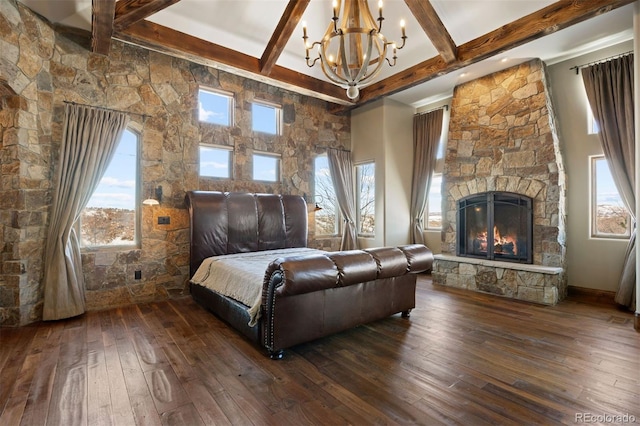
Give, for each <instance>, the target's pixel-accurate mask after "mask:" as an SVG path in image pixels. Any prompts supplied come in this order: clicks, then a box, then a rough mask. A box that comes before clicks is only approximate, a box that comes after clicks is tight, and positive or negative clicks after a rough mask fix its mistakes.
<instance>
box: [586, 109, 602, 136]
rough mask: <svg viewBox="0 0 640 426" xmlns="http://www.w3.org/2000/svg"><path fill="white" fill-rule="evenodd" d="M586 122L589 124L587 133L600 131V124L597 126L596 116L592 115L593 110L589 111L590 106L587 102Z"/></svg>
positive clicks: (594, 133) (595, 133)
mask: <svg viewBox="0 0 640 426" xmlns="http://www.w3.org/2000/svg"><path fill="white" fill-rule="evenodd" d="M587 124H588V126H589V129H588V134H590V135H597V134H598V133H600V126H598V122H597V121H596V118H595V117H594V116H593V111H591V107H590V106H589V104H587Z"/></svg>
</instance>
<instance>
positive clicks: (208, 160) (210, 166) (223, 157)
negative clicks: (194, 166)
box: [200, 145, 233, 179]
mask: <svg viewBox="0 0 640 426" xmlns="http://www.w3.org/2000/svg"><path fill="white" fill-rule="evenodd" d="M232 165H233V149H232V148H230V147H226V146H225V147H223V146H215V145H200V176H207V177H215V178H223V179H230V178H231V177H232V173H231V171H232V170H233V166H232Z"/></svg>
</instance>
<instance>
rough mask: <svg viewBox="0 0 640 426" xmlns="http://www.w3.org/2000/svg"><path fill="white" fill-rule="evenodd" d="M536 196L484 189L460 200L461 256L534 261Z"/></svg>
mask: <svg viewBox="0 0 640 426" xmlns="http://www.w3.org/2000/svg"><path fill="white" fill-rule="evenodd" d="M532 234H533V209H532V199H531V198H530V197H527V196H526V195H520V194H514V193H511V192H497V191H491V192H484V193H480V194H474V195H470V196H468V197H464V198H462V199H460V200H459V201H458V210H457V242H456V254H457V255H458V256H466V257H477V258H481V259H488V260H502V261H507V262H518V263H533V256H532V252H533V235H532Z"/></svg>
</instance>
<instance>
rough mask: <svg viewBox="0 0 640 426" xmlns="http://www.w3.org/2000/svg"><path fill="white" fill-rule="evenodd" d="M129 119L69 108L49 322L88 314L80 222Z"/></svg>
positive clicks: (52, 242)
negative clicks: (81, 256) (76, 228)
mask: <svg viewBox="0 0 640 426" xmlns="http://www.w3.org/2000/svg"><path fill="white" fill-rule="evenodd" d="M127 122H128V118H127V116H126V114H124V113H121V112H116V111H110V110H103V109H95V108H90V107H86V106H82V105H70V104H67V105H66V106H65V122H64V129H63V135H62V144H61V148H60V151H61V152H60V161H59V163H58V171H57V179H56V182H55V186H54V190H55V192H54V198H53V205H52V206H51V218H50V222H49V229H48V232H47V243H46V247H45V264H44V283H43V287H44V308H43V315H42V317H43V319H44V320H57V319H63V318H70V317H74V316H77V315H80V314H82V313H84V311H85V299H84V279H83V275H82V260H81V258H80V244H79V241H78V237H77V235H76V231H75V228H74V225H75V223H76V222H77V221H78V219H79V218H80V213H81V212H82V209H84V207H85V206H86V205H87V203H88V202H89V199H90V198H91V195H92V194H93V192H94V191H95V189H96V187H97V186H98V183H99V182H100V179H102V176H103V175H104V172H105V170H106V169H107V167H108V166H109V162H110V161H111V158H112V157H113V154H114V153H115V150H116V148H117V146H118V143H119V141H120V137H121V135H122V132H123V131H124V129H125V128H126V126H127Z"/></svg>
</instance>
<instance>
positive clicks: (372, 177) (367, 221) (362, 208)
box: [356, 163, 376, 236]
mask: <svg viewBox="0 0 640 426" xmlns="http://www.w3.org/2000/svg"><path fill="white" fill-rule="evenodd" d="M375 172H376V165H375V163H364V164H359V165H357V166H356V191H358V194H357V195H356V202H357V204H358V206H357V209H358V212H359V215H358V234H359V235H364V236H373V235H375V229H376V173H375Z"/></svg>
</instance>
